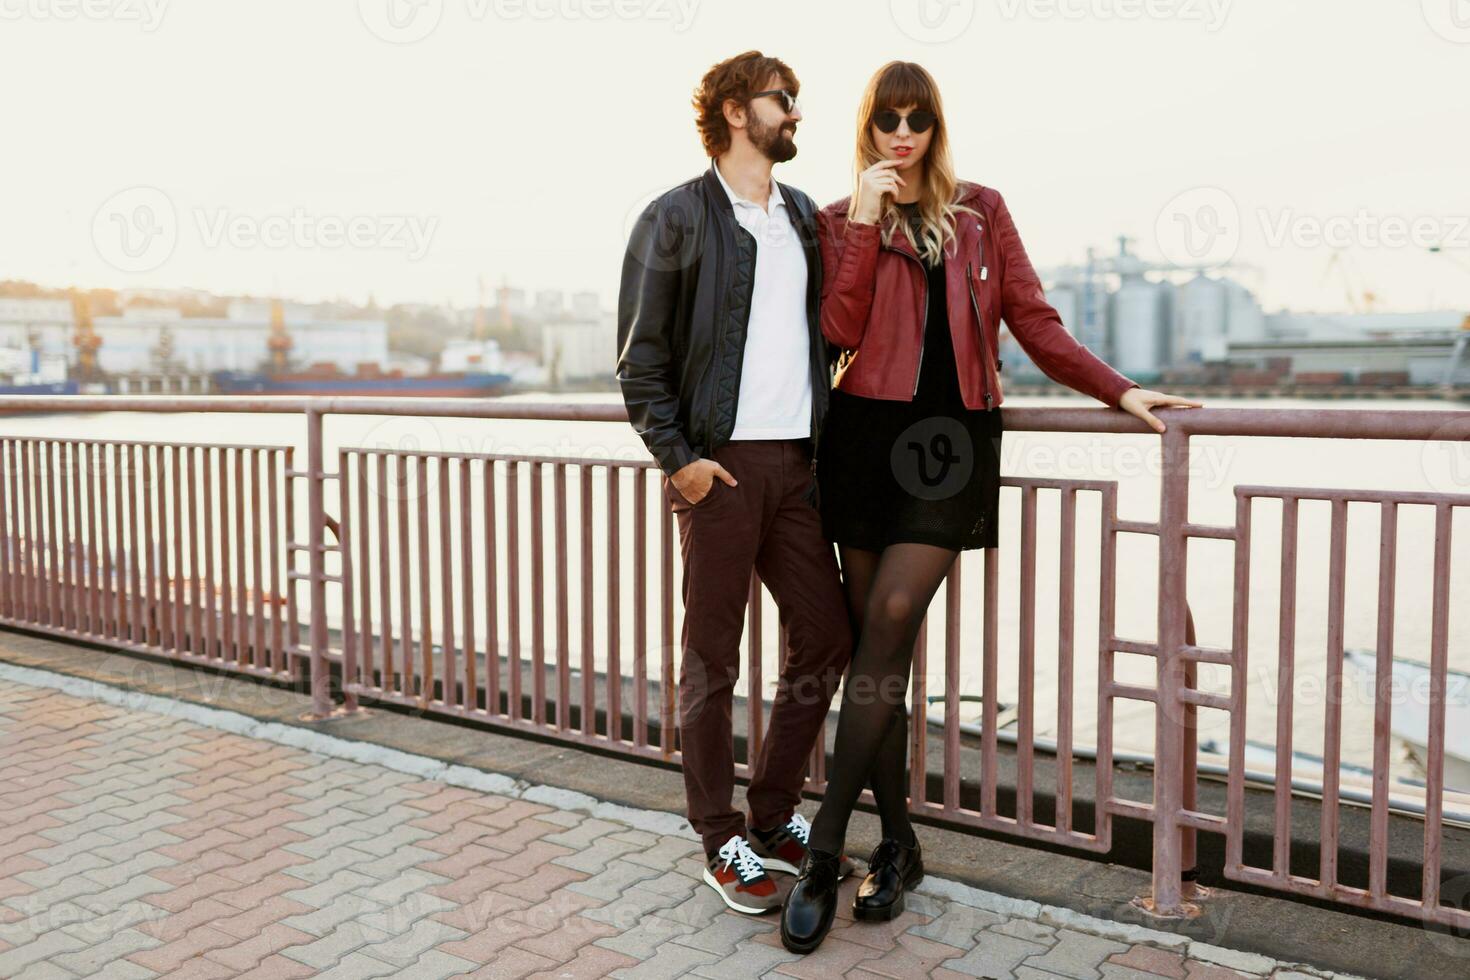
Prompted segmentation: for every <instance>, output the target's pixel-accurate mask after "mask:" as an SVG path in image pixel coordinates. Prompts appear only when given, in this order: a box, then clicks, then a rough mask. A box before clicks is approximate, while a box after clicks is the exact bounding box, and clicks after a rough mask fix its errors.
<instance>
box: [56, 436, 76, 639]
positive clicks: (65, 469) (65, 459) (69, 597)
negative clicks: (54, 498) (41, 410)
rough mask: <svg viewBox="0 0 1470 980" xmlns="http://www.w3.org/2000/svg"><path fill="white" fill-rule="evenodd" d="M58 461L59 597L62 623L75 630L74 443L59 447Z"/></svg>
mask: <svg viewBox="0 0 1470 980" xmlns="http://www.w3.org/2000/svg"><path fill="white" fill-rule="evenodd" d="M56 455H57V464H58V466H59V469H60V472H59V473H58V474H57V480H56V483H57V495H58V497H59V500H60V510H61V537H60V538H59V539H58V549H59V551H60V553H61V567H60V569H59V570H58V578H59V583H58V584H59V588H58V589H57V594H58V599H59V600H60V602H61V622H60V626H61V628H62V629H64V630H75V629H76V626H75V625H74V620H75V618H76V608H77V602H76V583H75V581H74V580H73V577H72V558H73V557H74V556H75V554H76V541H75V540H74V538H75V537H76V534H75V532H74V531H73V529H72V519H71V483H70V481H69V480H68V479H67V476H68V475H69V474H71V473H72V472H74V469H75V467H74V466H73V464H72V443H71V440H69V439H68V440H66V441H65V442H62V443H61V444H60V445H58V446H57V450H56Z"/></svg>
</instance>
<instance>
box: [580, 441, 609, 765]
mask: <svg viewBox="0 0 1470 980" xmlns="http://www.w3.org/2000/svg"><path fill="white" fill-rule="evenodd" d="M579 472H580V473H581V477H582V483H581V493H580V495H579V498H578V500H577V503H578V505H579V506H580V507H581V510H582V539H581V544H580V548H581V554H580V555H579V557H580V559H581V563H582V593H581V597H582V735H583V736H584V737H586V738H589V739H590V738H593V737H594V736H596V735H597V666H596V664H595V663H593V660H592V644H593V643H594V642H595V641H594V639H593V626H594V625H595V624H594V623H593V606H592V589H593V581H592V553H593V550H594V548H593V544H592V467H590V466H588V465H586V464H585V463H584V464H582V465H581V467H580V469H579ZM608 720H609V721H611V720H612V719H611V716H609V718H608Z"/></svg>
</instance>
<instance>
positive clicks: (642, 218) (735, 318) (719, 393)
mask: <svg viewBox="0 0 1470 980" xmlns="http://www.w3.org/2000/svg"><path fill="white" fill-rule="evenodd" d="M777 186H778V187H779V188H780V191H781V196H782V199H783V200H785V202H786V207H787V213H788V215H789V216H790V218H791V223H792V225H793V227H794V228H795V230H796V233H797V235H798V237H799V238H800V239H801V243H802V251H803V252H804V253H805V255H806V261H807V327H808V330H809V332H810V335H811V343H810V345H809V349H810V351H811V376H812V445H813V446H815V445H816V438H817V436H818V434H819V433H820V431H821V424H822V419H823V418H824V416H825V415H826V412H827V401H828V394H829V391H830V389H831V387H832V370H833V366H834V361H835V358H836V356H837V354H838V353H839V351H838V350H837V349H836V348H835V347H833V346H832V345H831V344H829V343H828V341H827V340H826V339H825V338H824V337H823V336H822V332H821V317H820V308H819V304H820V302H821V295H822V259H821V253H820V251H819V249H818V248H817V238H816V235H817V231H816V211H817V208H816V205H815V204H814V203H813V201H812V199H811V198H810V197H808V196H807V195H806V194H804V193H802V192H801V191H799V190H797V189H795V188H794V187H788V186H787V185H786V184H781V183H779V182H778V183H777ZM755 251H756V241H755V238H754V237H753V236H752V235H751V234H750V232H748V231H746V230H745V229H744V228H742V227H741V226H740V223H739V222H738V221H737V220H736V218H735V209H734V207H733V206H732V205H731V204H730V198H729V196H728V195H726V193H725V190H724V188H723V187H721V186H720V181H719V178H718V177H717V176H715V172H714V168H713V166H711V167H710V169H708V170H706V171H705V172H704V173H703V174H702V175H701V176H699V177H695V178H693V179H692V180H688V181H686V182H684V183H682V184H680V185H679V186H677V187H675V188H673V189H672V190H669V191H666V192H665V193H663V194H662V195H660V196H659V197H658V198H657V199H656V200H654V201H653V202H652V203H650V204H649V205H648V207H646V208H644V210H643V213H642V214H640V215H639V217H638V221H637V223H636V224H635V225H634V227H633V231H632V234H631V235H630V236H629V240H628V250H627V254H626V255H625V256H624V257H623V275H622V284H621V286H620V288H619V292H618V361H617V372H616V374H617V379H618V384H619V385H620V386H621V387H622V391H623V402H624V403H625V404H626V405H627V407H628V421H629V422H631V423H632V425H633V428H634V429H635V430H636V431H637V433H638V435H639V436H641V437H642V438H643V442H644V444H645V445H647V446H648V451H649V452H650V453H652V454H653V457H654V459H656V460H657V461H658V464H659V466H660V468H662V469H663V471H664V472H665V473H667V474H669V475H672V474H673V473H675V472H676V471H678V470H679V469H681V468H682V467H684V466H686V465H687V464H689V463H690V462H693V461H694V460H696V459H699V458H700V457H701V456H703V455H705V454H707V453H708V452H709V451H710V450H712V449H714V448H715V447H716V446H720V445H722V444H724V443H726V442H728V441H729V439H730V434H731V433H732V432H733V431H734V429H735V407H736V400H737V397H738V395H739V393H740V372H741V367H742V365H743V364H744V356H745V327H746V322H747V320H748V318H749V316H750V296H751V289H752V287H753V286H754V284H755Z"/></svg>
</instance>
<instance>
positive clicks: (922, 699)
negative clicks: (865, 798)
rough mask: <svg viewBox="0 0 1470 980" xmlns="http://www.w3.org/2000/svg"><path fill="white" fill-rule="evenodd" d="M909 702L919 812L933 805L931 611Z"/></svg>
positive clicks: (922, 623) (913, 795) (922, 630)
mask: <svg viewBox="0 0 1470 980" xmlns="http://www.w3.org/2000/svg"><path fill="white" fill-rule="evenodd" d="M910 674H911V676H910V680H909V684H910V689H911V690H912V692H913V695H912V697H911V698H910V701H909V703H910V704H911V705H912V709H911V710H910V711H909V732H908V735H909V809H910V810H913V811H918V810H921V809H923V807H924V805H925V804H926V803H928V802H929V786H928V779H929V764H928V752H927V751H926V749H927V748H928V745H929V739H928V734H929V733H928V731H927V727H928V726H927V723H926V722H925V717H926V716H927V714H928V709H929V612H928V610H927V609H926V610H925V611H924V618H923V619H921V620H919V635H918V636H917V637H915V639H914V656H913V663H912V670H911V671H910Z"/></svg>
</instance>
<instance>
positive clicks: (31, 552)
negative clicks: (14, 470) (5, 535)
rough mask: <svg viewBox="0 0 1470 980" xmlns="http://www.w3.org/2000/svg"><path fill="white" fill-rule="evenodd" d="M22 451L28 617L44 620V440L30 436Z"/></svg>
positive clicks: (37, 620) (31, 619)
mask: <svg viewBox="0 0 1470 980" xmlns="http://www.w3.org/2000/svg"><path fill="white" fill-rule="evenodd" d="M21 452H22V454H23V457H24V459H25V464H26V465H25V476H26V477H27V481H26V482H27V487H26V577H27V578H28V579H29V580H30V585H29V589H28V592H29V593H30V608H31V614H30V616H29V617H28V618H29V619H30V621H31V622H33V623H44V622H45V621H46V609H45V606H44V602H45V595H46V594H45V592H43V591H42V589H41V575H42V573H43V572H44V571H45V569H44V567H43V562H44V560H45V559H44V558H43V556H42V554H41V545H40V543H39V542H40V541H41V539H42V538H43V537H44V536H45V535H44V532H43V531H42V530H41V510H42V506H43V505H42V503H41V444H40V440H39V439H33V440H28V441H26V442H25V443H23V444H22V447H21Z"/></svg>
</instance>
